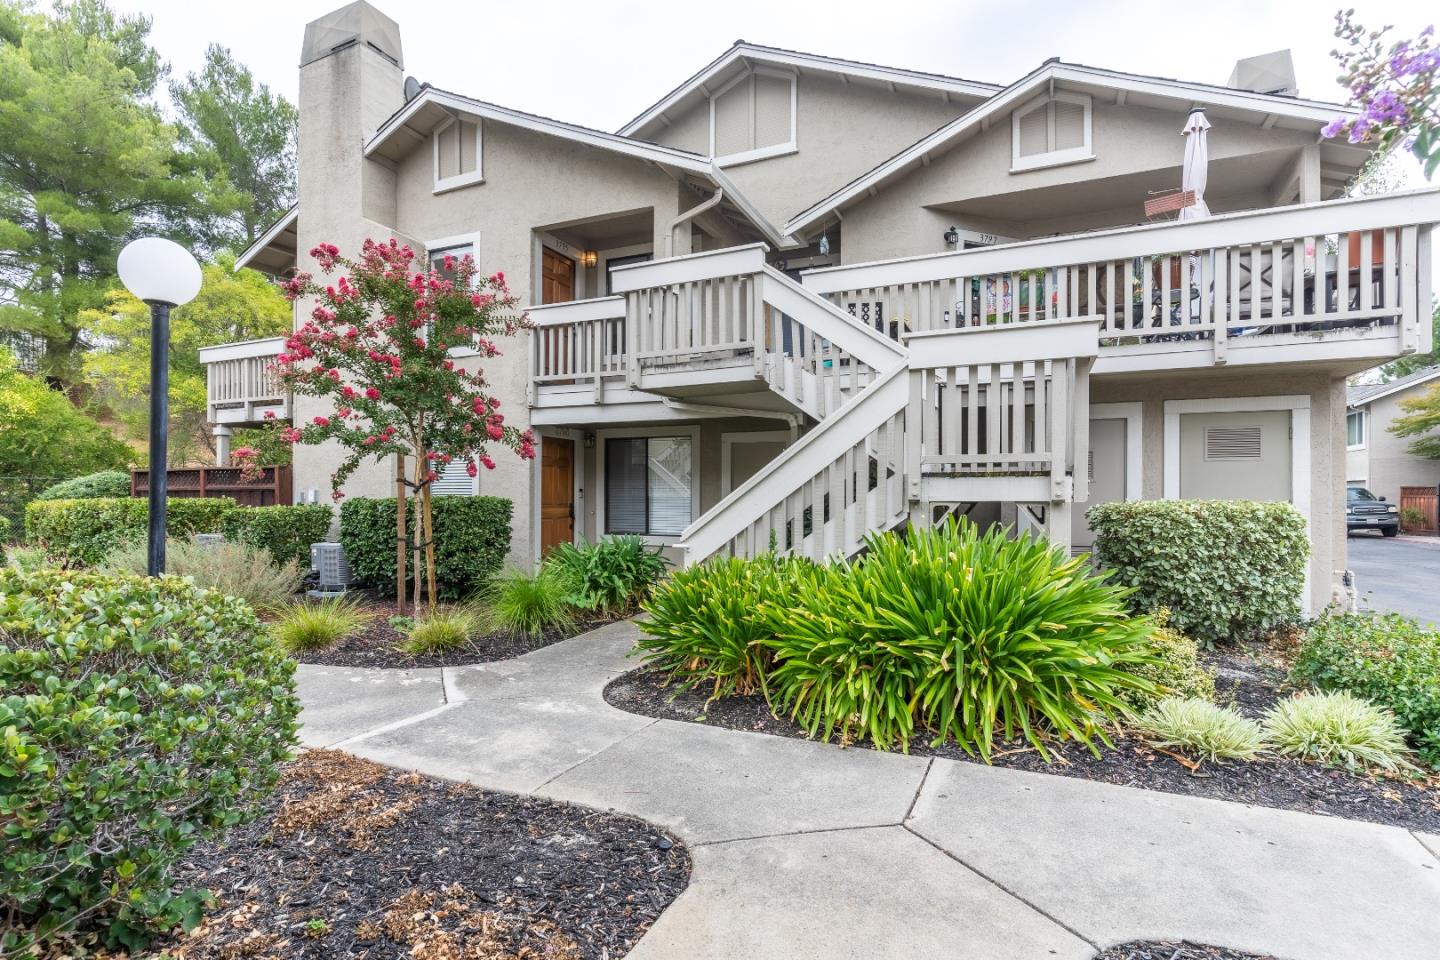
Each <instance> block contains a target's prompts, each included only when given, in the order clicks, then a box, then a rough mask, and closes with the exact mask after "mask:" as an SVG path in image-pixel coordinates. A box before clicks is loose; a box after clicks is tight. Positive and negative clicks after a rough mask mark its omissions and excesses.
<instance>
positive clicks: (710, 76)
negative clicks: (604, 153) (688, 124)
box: [620, 40, 1001, 137]
mask: <svg viewBox="0 0 1440 960" xmlns="http://www.w3.org/2000/svg"><path fill="white" fill-rule="evenodd" d="M752 61H753V62H756V63H768V64H774V65H776V66H781V67H789V68H791V69H794V70H801V71H806V70H814V71H819V72H823V73H834V74H839V75H841V76H844V77H854V78H858V79H863V80H875V81H879V82H882V83H887V84H890V85H891V87H892V88H893V87H896V86H901V87H911V88H914V89H918V90H934V91H939V92H940V93H942V94H945V95H946V96H950V95H955V96H958V97H960V98H962V99H965V100H977V99H983V98H985V97H988V96H990V95H991V94H993V93H995V92H996V91H998V90H1000V89H1001V88H1000V87H999V86H998V85H997V84H993V83H980V82H977V81H975V80H962V79H960V78H959V77H949V76H945V75H944V74H939V73H926V72H923V71H920V70H905V69H902V68H900V67H886V66H881V65H879V64H875V63H863V62H861V61H858V60H842V59H840V58H838V57H824V56H820V55H819V54H814V53H802V52H800V51H798V50H785V49H782V48H780V47H766V46H762V45H761V44H758V43H746V42H745V41H744V40H736V41H735V43H734V44H733V45H732V46H731V47H730V49H729V50H726V51H725V52H724V53H722V54H720V56H718V57H716V58H715V59H714V60H712V61H710V62H709V63H708V64H706V65H705V66H704V67H702V68H701V69H700V71H699V72H698V73H696V74H695V75H694V76H692V77H690V79H688V80H686V81H685V82H684V83H682V84H680V86H678V87H676V88H675V89H674V90H671V91H670V92H669V93H667V94H666V95H665V96H663V97H661V98H660V99H659V100H658V101H656V102H655V103H654V104H652V105H650V106H649V107H647V108H646V109H645V110H643V111H642V112H641V113H640V115H639V116H637V117H636V118H635V119H633V120H631V121H630V122H629V123H627V124H625V126H623V127H621V128H620V134H621V135H622V136H627V137H628V136H634V135H636V134H639V133H642V132H643V131H645V130H646V129H647V128H648V127H650V126H651V125H652V124H653V123H654V122H655V121H657V120H661V121H662V122H663V121H664V120H665V118H666V115H667V114H668V113H669V112H671V111H675V110H679V109H684V108H685V107H688V105H689V101H691V100H696V101H698V100H699V99H702V98H704V97H707V96H709V89H708V87H709V85H710V83H711V81H713V80H715V78H717V77H720V76H723V75H724V74H725V73H726V72H727V71H729V70H730V69H731V68H732V67H734V65H735V64H737V63H740V62H746V63H748V62H752Z"/></svg>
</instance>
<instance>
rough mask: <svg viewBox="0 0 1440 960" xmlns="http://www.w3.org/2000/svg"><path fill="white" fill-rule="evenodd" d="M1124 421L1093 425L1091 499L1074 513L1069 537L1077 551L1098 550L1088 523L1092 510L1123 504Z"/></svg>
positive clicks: (1090, 467)
mask: <svg viewBox="0 0 1440 960" xmlns="http://www.w3.org/2000/svg"><path fill="white" fill-rule="evenodd" d="M1125 426H1126V424H1125V420H1124V419H1122V418H1113V419H1112V418H1106V419H1104V420H1091V421H1090V458H1089V459H1090V464H1089V470H1090V497H1089V499H1088V500H1087V501H1086V502H1085V503H1078V504H1076V505H1075V509H1074V510H1073V511H1072V516H1071V521H1070V523H1071V527H1070V537H1071V540H1070V542H1071V545H1072V547H1073V549H1074V550H1076V551H1089V550H1090V549H1092V548H1093V547H1094V546H1095V531H1093V530H1091V529H1090V523H1089V521H1087V520H1086V519H1085V513H1086V511H1088V510H1089V509H1090V508H1091V507H1094V506H1098V505H1099V504H1102V503H1114V502H1115V501H1117V500H1124V499H1125V498H1126V496H1127V495H1128V494H1129V491H1128V490H1126V489H1125V464H1126V461H1127V458H1128V457H1129V455H1130V451H1129V450H1128V449H1126V438H1125Z"/></svg>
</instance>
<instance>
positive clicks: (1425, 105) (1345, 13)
mask: <svg viewBox="0 0 1440 960" xmlns="http://www.w3.org/2000/svg"><path fill="white" fill-rule="evenodd" d="M1354 14H1355V11H1354V10H1353V9H1351V10H1341V11H1339V12H1338V13H1336V14H1335V36H1336V37H1337V38H1339V39H1340V40H1342V41H1344V42H1345V44H1346V47H1345V48H1344V49H1336V50H1333V51H1331V54H1332V55H1333V56H1334V57H1335V59H1336V60H1337V61H1339V63H1340V68H1341V71H1342V72H1341V75H1340V77H1339V81H1340V83H1342V84H1344V85H1345V87H1346V88H1347V89H1348V90H1349V92H1350V97H1349V100H1348V101H1347V104H1346V105H1347V106H1350V107H1353V108H1355V111H1356V112H1355V114H1354V115H1347V116H1343V117H1336V118H1335V119H1334V120H1332V121H1331V122H1330V123H1329V124H1327V125H1326V127H1325V129H1324V130H1323V131H1322V134H1323V135H1324V136H1326V137H1331V138H1334V137H1342V136H1343V137H1345V138H1347V139H1348V140H1349V141H1350V142H1351V143H1373V144H1375V145H1376V146H1377V147H1378V149H1379V150H1380V152H1382V153H1384V152H1386V151H1388V150H1389V149H1390V148H1391V147H1393V146H1395V145H1396V144H1400V145H1402V146H1404V147H1405V148H1406V149H1408V150H1410V151H1411V152H1412V153H1414V154H1415V156H1416V157H1417V158H1419V160H1420V162H1421V163H1422V164H1424V166H1425V176H1426V177H1430V176H1433V175H1434V173H1435V170H1436V169H1437V168H1440V83H1437V77H1440V49H1437V48H1436V47H1435V45H1434V34H1435V28H1434V27H1433V26H1429V27H1426V28H1425V29H1424V30H1422V31H1420V33H1419V35H1418V36H1416V37H1415V39H1413V40H1400V41H1397V42H1394V43H1388V44H1387V36H1386V35H1387V34H1388V33H1389V32H1390V30H1391V28H1390V27H1388V26H1387V27H1383V28H1382V29H1379V30H1366V29H1365V28H1364V27H1363V26H1361V25H1360V24H1359V23H1356V22H1355V20H1354Z"/></svg>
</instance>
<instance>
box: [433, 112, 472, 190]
mask: <svg viewBox="0 0 1440 960" xmlns="http://www.w3.org/2000/svg"><path fill="white" fill-rule="evenodd" d="M465 119H466V121H467V122H469V121H470V120H474V122H475V169H474V170H470V171H468V172H466V173H457V174H456V175H455V176H453V177H442V176H440V134H442V133H444V132H445V131H446V130H449V129H450V128H451V127H453V126H454V125H455V124H457V123H459V122H460V118H459V117H451V118H450V119H449V120H446V121H445V122H444V123H442V124H440V126H438V127H436V128H435V129H434V130H433V131H432V132H431V134H430V141H431V143H432V145H433V146H432V148H431V149H432V152H433V153H434V157H435V189H434V192H435V193H444V192H445V191H447V190H457V189H459V188H460V187H468V186H470V185H471V184H472V183H484V182H485V154H484V152H483V147H484V143H485V137H484V135H483V130H484V123H483V121H481V119H480V118H479V117H466V118H465ZM455 148H456V149H457V150H458V149H459V148H460V140H459V138H458V137H457V138H456V140H455ZM456 167H457V168H458V167H459V163H458V162H457V163H456Z"/></svg>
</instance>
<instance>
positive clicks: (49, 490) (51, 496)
mask: <svg viewBox="0 0 1440 960" xmlns="http://www.w3.org/2000/svg"><path fill="white" fill-rule="evenodd" d="M128 496H130V474H128V473H126V472H125V471H124V470H102V471H100V472H99V473H87V474H86V475H85V476H83V477H75V478H74V479H72V480H61V481H60V482H59V483H57V484H54V485H52V486H49V487H46V488H45V489H44V490H41V491H40V493H39V494H37V495H36V497H35V499H36V500H94V499H97V498H100V497H105V498H114V497H128Z"/></svg>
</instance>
